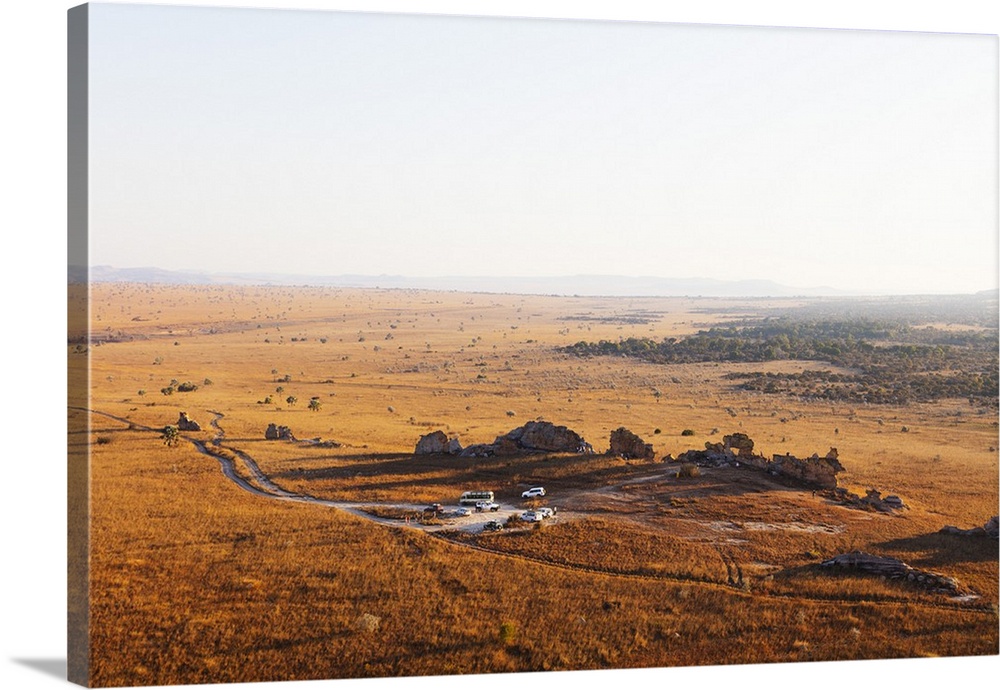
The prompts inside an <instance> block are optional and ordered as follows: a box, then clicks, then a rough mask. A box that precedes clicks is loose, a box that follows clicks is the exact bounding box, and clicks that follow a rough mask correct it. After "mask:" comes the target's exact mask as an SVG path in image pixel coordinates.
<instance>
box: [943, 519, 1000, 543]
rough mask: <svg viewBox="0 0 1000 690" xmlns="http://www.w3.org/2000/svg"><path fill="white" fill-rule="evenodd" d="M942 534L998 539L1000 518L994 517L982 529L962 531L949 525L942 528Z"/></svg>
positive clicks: (999, 535) (973, 528) (975, 528)
mask: <svg viewBox="0 0 1000 690" xmlns="http://www.w3.org/2000/svg"><path fill="white" fill-rule="evenodd" d="M940 532H941V534H957V535H958V536H961V537H992V538H993V539H997V538H998V537H1000V521H998V516H996V515H994V516H993V517H991V518H990V519H989V520H987V521H986V524H984V525H983V526H982V527H972V528H971V529H962V528H960V527H955V526H954V525H947V526H945V527H942V528H941V529H940Z"/></svg>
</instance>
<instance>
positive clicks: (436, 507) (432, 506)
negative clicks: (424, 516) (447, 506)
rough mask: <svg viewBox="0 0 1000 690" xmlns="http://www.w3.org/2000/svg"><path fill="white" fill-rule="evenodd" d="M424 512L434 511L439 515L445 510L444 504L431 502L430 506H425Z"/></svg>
mask: <svg viewBox="0 0 1000 690" xmlns="http://www.w3.org/2000/svg"><path fill="white" fill-rule="evenodd" d="M424 512H425V513H434V514H435V515H437V514H438V513H443V512H444V506H443V505H441V504H440V503H431V504H430V505H429V506H427V507H426V508H424Z"/></svg>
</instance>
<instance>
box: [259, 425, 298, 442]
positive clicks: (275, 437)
mask: <svg viewBox="0 0 1000 690" xmlns="http://www.w3.org/2000/svg"><path fill="white" fill-rule="evenodd" d="M264 438H266V439H267V440H269V441H294V440H295V436H294V435H293V434H292V430H291V429H289V428H288V427H287V426H278V425H277V424H268V425H267V430H266V431H265V432H264Z"/></svg>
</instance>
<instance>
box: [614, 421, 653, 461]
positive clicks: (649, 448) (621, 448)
mask: <svg viewBox="0 0 1000 690" xmlns="http://www.w3.org/2000/svg"><path fill="white" fill-rule="evenodd" d="M608 454H609V455H616V456H618V457H621V458H625V459H626V460H632V459H638V460H652V459H653V444H652V443H646V442H645V441H643V440H642V439H641V438H640V437H639V436H637V435H636V434H634V433H632V432H631V431H629V430H628V429H626V428H625V427H623V426H620V427H618V428H617V429H615V430H614V431H612V432H611V448H610V449H609V450H608Z"/></svg>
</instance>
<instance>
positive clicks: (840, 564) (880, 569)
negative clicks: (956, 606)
mask: <svg viewBox="0 0 1000 690" xmlns="http://www.w3.org/2000/svg"><path fill="white" fill-rule="evenodd" d="M820 567H823V568H849V569H852V570H858V571H861V572H865V573H872V574H874V575H880V576H882V577H886V578H888V579H891V580H906V581H908V582H912V583H914V584H916V585H919V586H921V587H926V588H927V589H930V590H932V591H935V592H946V593H948V594H958V593H959V584H958V581H957V580H956V579H955V578H953V577H948V576H947V575H942V574H940V573H933V572H929V571H926V570H917V569H916V568H914V567H912V566H909V565H907V564H906V563H904V562H903V561H901V560H899V559H897V558H890V557H888V556H875V555H873V554H870V553H865V552H864V551H851V552H850V553H844V554H840V555H839V556H834V557H833V558H831V559H829V560H826V561H823V562H822V563H820Z"/></svg>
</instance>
